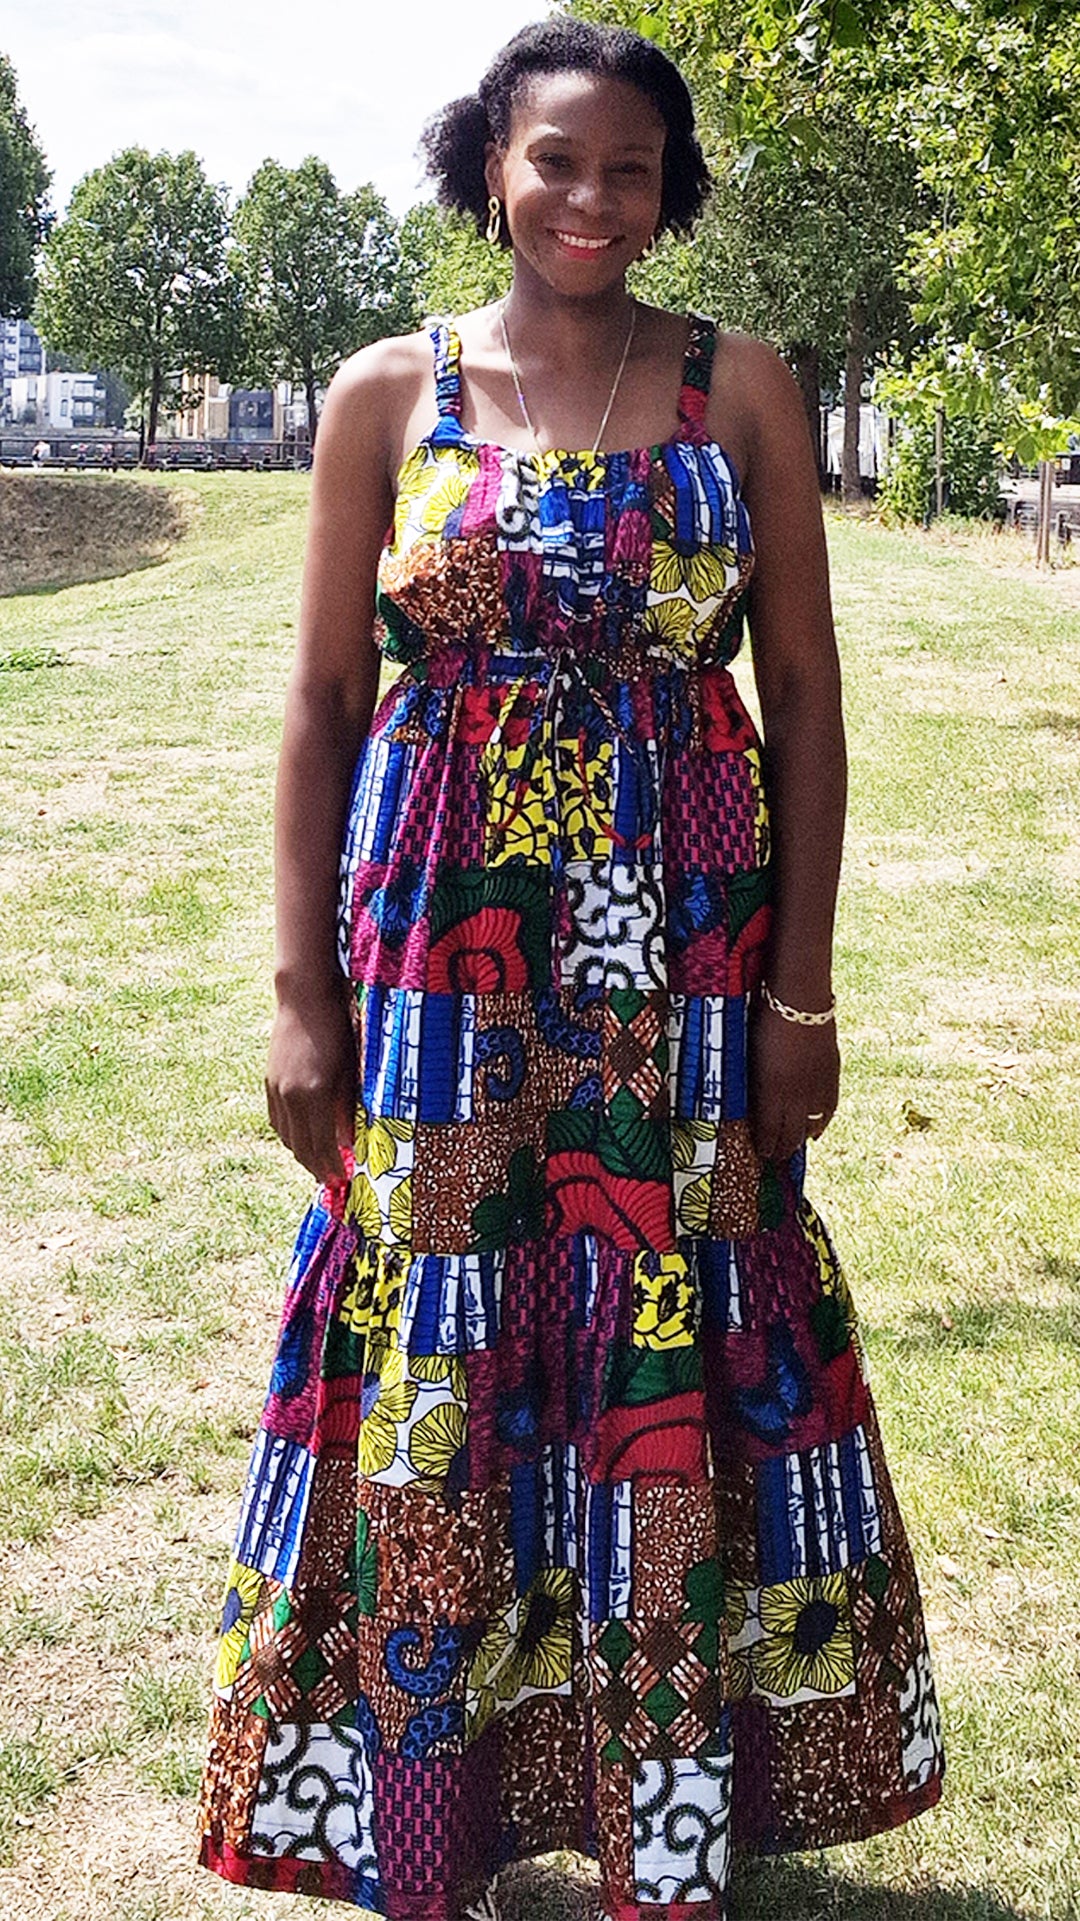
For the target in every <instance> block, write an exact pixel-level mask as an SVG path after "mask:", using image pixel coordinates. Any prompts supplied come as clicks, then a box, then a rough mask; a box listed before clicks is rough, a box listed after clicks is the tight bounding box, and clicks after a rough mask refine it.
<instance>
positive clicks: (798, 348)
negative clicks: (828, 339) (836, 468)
mask: <svg viewBox="0 0 1080 1921" xmlns="http://www.w3.org/2000/svg"><path fill="white" fill-rule="evenodd" d="M792 352H793V354H794V358H795V378H796V380H797V381H798V383H799V392H800V393H801V394H802V401H803V406H804V407H805V409H806V424H807V426H808V427H809V429H810V445H811V447H812V448H813V449H814V460H815V463H816V465H817V470H818V486H819V487H823V486H824V485H825V459H824V453H823V450H822V445H821V355H820V354H819V353H818V350H817V348H816V347H812V346H810V344H809V343H808V342H807V341H805V340H799V341H797V342H796V344H795V346H794V348H793V349H792Z"/></svg>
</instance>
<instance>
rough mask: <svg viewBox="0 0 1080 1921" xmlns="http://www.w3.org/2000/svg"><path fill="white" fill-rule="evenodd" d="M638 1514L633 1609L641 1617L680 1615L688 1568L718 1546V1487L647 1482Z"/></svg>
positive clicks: (639, 1492)
mask: <svg viewBox="0 0 1080 1921" xmlns="http://www.w3.org/2000/svg"><path fill="white" fill-rule="evenodd" d="M633 1518H634V1534H633V1542H632V1546H631V1587H630V1594H631V1600H630V1607H631V1611H632V1613H633V1614H634V1616H635V1617H636V1619H637V1620H639V1621H654V1620H657V1619H659V1618H660V1617H661V1616H670V1617H673V1618H674V1619H676V1620H677V1619H678V1618H679V1616H680V1615H681V1614H682V1612H683V1609H684V1607H685V1606H686V1594H685V1591H684V1588H683V1582H684V1580H685V1578H686V1575H687V1573H688V1571H689V1569H690V1568H692V1567H693V1566H695V1564H696V1563H697V1562H699V1561H707V1560H709V1559H710V1558H711V1557H712V1556H713V1555H715V1554H716V1551H717V1546H716V1536H717V1529H716V1517H715V1506H714V1500H713V1488H712V1486H711V1485H710V1484H708V1483H706V1484H705V1485H703V1486H698V1487H683V1486H678V1487H671V1486H665V1485H664V1484H663V1483H662V1482H655V1483H646V1484H645V1485H644V1486H642V1487H639V1488H635V1490H634V1504H633Z"/></svg>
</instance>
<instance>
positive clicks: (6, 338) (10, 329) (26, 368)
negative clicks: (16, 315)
mask: <svg viewBox="0 0 1080 1921" xmlns="http://www.w3.org/2000/svg"><path fill="white" fill-rule="evenodd" d="M44 372H45V349H44V347H43V346H42V344H41V339H40V336H39V335H38V334H37V333H36V332H35V331H34V329H33V327H32V326H31V325H30V322H29V321H28V320H3V319H0V381H2V383H3V387H2V393H0V419H3V420H10V419H11V418H12V413H11V387H12V383H13V382H14V381H16V380H19V379H21V378H22V377H23V376H25V375H26V374H43V373H44Z"/></svg>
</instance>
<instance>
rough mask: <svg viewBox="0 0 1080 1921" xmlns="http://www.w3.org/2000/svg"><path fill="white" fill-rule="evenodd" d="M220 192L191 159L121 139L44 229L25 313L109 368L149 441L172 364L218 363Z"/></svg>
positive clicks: (226, 289) (171, 391)
mask: <svg viewBox="0 0 1080 1921" xmlns="http://www.w3.org/2000/svg"><path fill="white" fill-rule="evenodd" d="M227 228H228V213H227V208H226V201H225V192H224V189H223V188H221V187H217V186H214V185H212V184H211V183H210V182H209V181H208V180H207V178H206V175H205V174H204V172H203V169H202V165H201V163H200V161H199V160H198V159H197V157H196V155H195V154H194V153H191V152H185V153H180V154H175V155H174V154H168V153H159V154H153V155H152V154H149V153H147V151H146V149H145V148H143V147H128V148H127V149H125V151H124V152H123V153H119V154H116V155H115V156H114V157H113V159H112V160H109V161H107V162H106V163H105V165H104V166H103V167H97V168H95V169H94V171H93V172H92V173H88V174H87V175H86V176H85V177H84V178H83V179H82V180H81V181H80V182H79V184H78V186H77V187H76V189H75V192H74V194H73V195H72V199H71V205H70V207H69V209H68V212H67V214H66V215H65V217H64V219H63V220H61V221H60V222H59V223H58V224H57V226H56V227H55V228H54V229H53V231H52V233H51V234H50V235H49V239H48V241H47V243H46V246H45V251H44V258H43V262H42V273H41V293H40V296H39V301H38V308H37V319H38V324H39V327H40V330H41V332H42V334H43V336H44V337H45V339H46V340H47V341H48V343H49V345H50V347H53V348H56V349H58V350H59V351H61V352H63V353H70V354H75V355H77V356H79V357H81V358H82V359H83V360H84V361H85V362H87V363H88V364H90V365H96V366H106V367H111V368H114V369H115V370H116V371H117V372H118V373H119V374H121V375H122V377H123V378H124V380H125V381H126V382H127V384H128V385H129V386H130V387H131V389H132V391H133V393H134V394H135V395H136V396H137V397H138V398H139V399H140V400H141V401H143V402H144V404H145V406H146V418H147V433H148V437H149V440H150V442H151V443H153V441H154V438H155V436H156V433H157V425H158V413H159V410H160V408H161V405H162V403H163V402H165V403H168V402H169V401H170V400H173V399H174V398H175V400H176V404H179V382H180V376H181V374H182V373H183V372H185V371H187V372H198V371H201V370H204V369H208V368H215V369H217V370H218V371H224V370H226V368H227V367H228V365H229V362H230V360H231V358H232V357H233V356H234V355H235V351H236V340H237V325H238V302H237V298H236V291H235V286H234V284H233V282H232V280H231V278H230V276H229V274H228V272H227V267H226V234H227Z"/></svg>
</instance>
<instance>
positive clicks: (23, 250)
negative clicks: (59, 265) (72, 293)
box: [0, 53, 52, 315]
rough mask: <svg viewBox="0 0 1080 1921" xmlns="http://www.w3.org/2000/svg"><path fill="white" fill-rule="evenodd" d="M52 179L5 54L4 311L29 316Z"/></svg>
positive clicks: (0, 100) (1, 146) (0, 271)
mask: <svg viewBox="0 0 1080 1921" xmlns="http://www.w3.org/2000/svg"><path fill="white" fill-rule="evenodd" d="M51 179H52V175H51V174H50V172H49V169H48V167H47V166H46V164H45V155H44V153H43V151H42V149H41V147H40V145H39V144H38V140H37V137H36V135H35V133H34V130H33V128H32V127H31V125H30V123H29V121H28V120H27V118H26V114H25V112H24V111H23V108H22V106H21V105H20V102H19V93H18V82H17V80H16V76H15V69H14V67H13V66H12V64H11V62H10V60H8V59H6V58H5V56H4V55H3V54H2V53H0V313H2V314H14V315H19V314H28V313H29V311H30V307H31V305H32V302H33V298H34V263H35V256H36V254H37V250H38V248H39V246H40V245H41V242H42V240H43V239H44V237H45V234H46V232H47V230H48V225H49V213H48V193H49V183H50V181H51Z"/></svg>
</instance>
